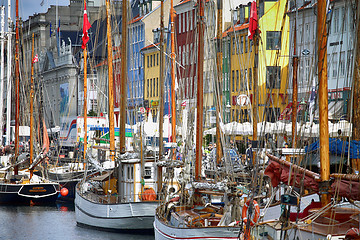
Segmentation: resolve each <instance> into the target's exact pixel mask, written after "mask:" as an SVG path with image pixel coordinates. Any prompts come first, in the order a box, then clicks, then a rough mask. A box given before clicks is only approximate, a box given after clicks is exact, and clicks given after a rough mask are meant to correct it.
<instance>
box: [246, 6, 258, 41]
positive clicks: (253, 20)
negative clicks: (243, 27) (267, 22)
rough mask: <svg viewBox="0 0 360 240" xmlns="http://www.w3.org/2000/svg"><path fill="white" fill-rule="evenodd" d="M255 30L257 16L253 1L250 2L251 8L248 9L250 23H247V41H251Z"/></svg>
mask: <svg viewBox="0 0 360 240" xmlns="http://www.w3.org/2000/svg"><path fill="white" fill-rule="evenodd" d="M257 28H258V16H257V12H256V1H255V0H253V1H252V2H251V8H250V22H249V33H248V37H249V39H253V37H254V35H255V33H256V29H257Z"/></svg>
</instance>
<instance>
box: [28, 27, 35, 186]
mask: <svg viewBox="0 0 360 240" xmlns="http://www.w3.org/2000/svg"><path fill="white" fill-rule="evenodd" d="M33 113H34V33H33V34H32V45H31V83H30V161H29V162H30V166H31V164H32V160H33V157H34V134H33V129H34V114H33ZM33 172H34V170H33V169H31V170H30V179H31V178H32V176H33Z"/></svg>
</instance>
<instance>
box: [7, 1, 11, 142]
mask: <svg viewBox="0 0 360 240" xmlns="http://www.w3.org/2000/svg"><path fill="white" fill-rule="evenodd" d="M7 12H8V39H7V52H8V53H11V34H12V32H11V0H8V11H7ZM11 61H12V60H11V54H7V66H6V68H7V69H6V70H7V96H6V145H10V123H11Z"/></svg>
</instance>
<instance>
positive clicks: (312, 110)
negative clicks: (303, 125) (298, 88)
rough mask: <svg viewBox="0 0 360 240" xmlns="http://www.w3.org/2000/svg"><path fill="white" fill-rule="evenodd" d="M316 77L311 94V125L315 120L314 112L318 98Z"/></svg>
mask: <svg viewBox="0 0 360 240" xmlns="http://www.w3.org/2000/svg"><path fill="white" fill-rule="evenodd" d="M315 85H316V83H315V78H314V80H313V86H312V88H311V92H310V96H309V115H310V125H312V123H313V121H314V112H315V98H316V89H315V88H316V87H315Z"/></svg>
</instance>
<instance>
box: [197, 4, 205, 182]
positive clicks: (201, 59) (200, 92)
mask: <svg viewBox="0 0 360 240" xmlns="http://www.w3.org/2000/svg"><path fill="white" fill-rule="evenodd" d="M197 4H198V22H197V28H198V56H197V63H196V67H197V69H196V70H197V103H196V162H195V180H197V181H198V180H200V179H201V165H202V140H203V111H204V106H203V84H204V82H203V75H204V72H203V69H204V28H205V26H204V25H205V23H204V0H198V1H197Z"/></svg>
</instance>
